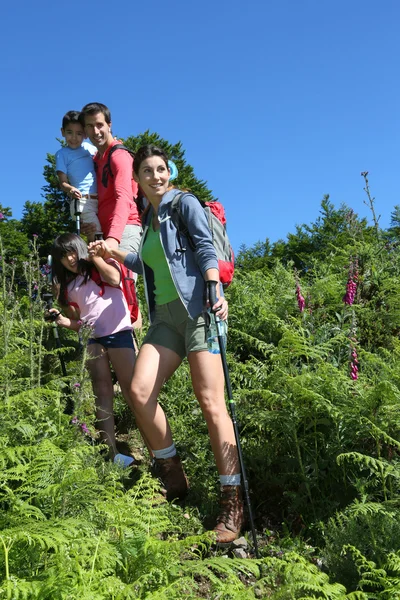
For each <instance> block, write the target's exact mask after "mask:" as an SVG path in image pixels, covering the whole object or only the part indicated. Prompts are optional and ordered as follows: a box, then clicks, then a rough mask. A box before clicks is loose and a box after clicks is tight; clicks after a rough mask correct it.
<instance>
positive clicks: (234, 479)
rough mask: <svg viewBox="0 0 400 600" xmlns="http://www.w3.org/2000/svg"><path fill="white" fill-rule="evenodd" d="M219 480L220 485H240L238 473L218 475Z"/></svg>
mask: <svg viewBox="0 0 400 600" xmlns="http://www.w3.org/2000/svg"><path fill="white" fill-rule="evenodd" d="M219 482H220V484H221V486H222V485H240V473H236V474H235V475H220V476H219Z"/></svg>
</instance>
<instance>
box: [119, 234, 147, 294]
mask: <svg viewBox="0 0 400 600" xmlns="http://www.w3.org/2000/svg"><path fill="white" fill-rule="evenodd" d="M142 233H143V229H142V227H141V225H125V229H124V232H123V234H122V238H121V242H120V244H119V249H120V250H124V251H125V252H137V251H138V250H139V246H140V239H141V237H142ZM133 279H134V281H135V283H136V281H137V273H134V274H133Z"/></svg>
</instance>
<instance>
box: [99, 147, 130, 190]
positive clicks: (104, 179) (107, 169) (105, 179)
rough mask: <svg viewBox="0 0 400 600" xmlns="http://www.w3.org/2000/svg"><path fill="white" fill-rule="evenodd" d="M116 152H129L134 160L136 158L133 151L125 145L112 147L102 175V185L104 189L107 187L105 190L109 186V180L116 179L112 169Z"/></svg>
mask: <svg viewBox="0 0 400 600" xmlns="http://www.w3.org/2000/svg"><path fill="white" fill-rule="evenodd" d="M116 150H126V152H128V153H129V154H130V155H131V156H132V158H134V154H133V152H132V151H131V150H129V148H127V147H126V146H124V144H114V146H111V148H110V150H109V152H108V157H107V162H106V164H105V165H104V169H103V173H102V175H101V183H102V184H103V187H105V188H106V187H107V186H108V178H109V177H114V175H113V172H112V169H111V156H112V154H113V153H114V152H115V151H116Z"/></svg>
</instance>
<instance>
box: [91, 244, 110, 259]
mask: <svg viewBox="0 0 400 600" xmlns="http://www.w3.org/2000/svg"><path fill="white" fill-rule="evenodd" d="M88 252H89V258H94V257H98V258H103V259H106V258H111V248H109V246H107V244H106V242H105V241H104V240H97V241H96V242H90V244H89V245H88Z"/></svg>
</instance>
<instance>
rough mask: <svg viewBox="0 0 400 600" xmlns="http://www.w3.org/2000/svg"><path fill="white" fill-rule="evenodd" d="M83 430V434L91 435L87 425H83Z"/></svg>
mask: <svg viewBox="0 0 400 600" xmlns="http://www.w3.org/2000/svg"><path fill="white" fill-rule="evenodd" d="M81 429H82V431H83V433H86V434H88V433H90V431H89V428H88V426H87V425H86V423H81Z"/></svg>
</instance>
